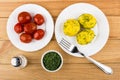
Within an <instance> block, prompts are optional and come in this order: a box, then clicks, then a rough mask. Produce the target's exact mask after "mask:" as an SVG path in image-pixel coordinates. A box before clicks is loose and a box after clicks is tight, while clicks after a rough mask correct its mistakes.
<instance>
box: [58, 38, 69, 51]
mask: <svg viewBox="0 0 120 80" xmlns="http://www.w3.org/2000/svg"><path fill="white" fill-rule="evenodd" d="M59 44H60V45H61V46H62V47H64V48H65V49H67V50H68V49H70V46H71V43H69V42H68V41H66V40H65V39H64V38H62V39H61V41H60V43H59Z"/></svg>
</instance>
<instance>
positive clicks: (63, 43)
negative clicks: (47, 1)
mask: <svg viewBox="0 0 120 80" xmlns="http://www.w3.org/2000/svg"><path fill="white" fill-rule="evenodd" d="M59 44H60V45H61V46H62V47H63V48H65V49H66V50H68V51H70V52H71V53H79V54H80V55H82V56H83V57H85V58H86V59H87V60H89V61H90V62H92V63H93V64H95V65H96V66H97V67H98V68H100V69H101V70H102V71H104V72H105V73H106V74H112V73H113V70H112V69H111V68H110V67H108V66H106V65H104V64H102V63H100V62H98V61H96V60H94V59H92V58H91V57H89V56H86V55H85V54H84V53H81V52H80V51H79V50H78V48H77V47H76V46H75V45H73V44H71V43H70V42H68V41H67V40H65V39H64V38H62V39H61V41H60V43H59Z"/></svg>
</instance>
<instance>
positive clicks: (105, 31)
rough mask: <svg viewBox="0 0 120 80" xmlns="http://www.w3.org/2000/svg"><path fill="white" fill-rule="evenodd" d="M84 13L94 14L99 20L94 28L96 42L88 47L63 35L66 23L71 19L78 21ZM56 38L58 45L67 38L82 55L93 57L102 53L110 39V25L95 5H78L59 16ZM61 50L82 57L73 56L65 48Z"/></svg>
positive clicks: (73, 38)
mask: <svg viewBox="0 0 120 80" xmlns="http://www.w3.org/2000/svg"><path fill="white" fill-rule="evenodd" d="M83 13H89V14H92V15H93V16H94V17H95V18H96V20H97V24H96V26H95V27H94V28H93V30H94V32H95V35H96V36H95V38H94V40H93V41H92V42H91V43H89V44H87V45H80V44H78V43H77V41H76V39H75V37H68V36H66V35H64V33H63V24H64V22H65V21H66V20H67V19H70V18H75V19H77V18H78V17H79V16H80V15H81V14H83ZM55 36H56V39H57V42H58V44H59V42H60V40H61V38H65V39H66V40H68V41H69V42H71V43H72V44H74V45H76V46H77V47H78V48H79V50H80V51H81V52H82V53H84V54H86V55H87V56H91V55H93V54H95V53H97V52H98V51H100V50H101V49H102V48H103V47H104V45H105V44H106V42H107V40H108V37H109V23H108V21H107V18H106V16H105V15H104V13H103V12H102V11H101V10H100V9H98V8H97V7H95V6H94V5H91V4H88V3H76V4H73V5H70V6H68V7H67V8H65V9H64V10H63V11H62V12H61V13H60V15H59V16H58V18H57V20H56V24H55ZM60 47H61V46H60ZM61 48H62V49H63V50H64V51H65V52H66V53H68V54H70V55H73V56H76V57H82V56H81V55H80V54H73V53H71V52H69V51H67V50H66V49H64V48H63V47H61Z"/></svg>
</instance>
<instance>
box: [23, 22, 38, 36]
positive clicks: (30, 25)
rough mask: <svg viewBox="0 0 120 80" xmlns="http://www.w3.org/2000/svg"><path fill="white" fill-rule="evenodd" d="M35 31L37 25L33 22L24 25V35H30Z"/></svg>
mask: <svg viewBox="0 0 120 80" xmlns="http://www.w3.org/2000/svg"><path fill="white" fill-rule="evenodd" d="M36 30H37V25H36V24H35V23H33V22H30V23H27V24H25V25H24V31H25V33H29V34H32V33H34V32H35V31H36Z"/></svg>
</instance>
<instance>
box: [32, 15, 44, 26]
mask: <svg viewBox="0 0 120 80" xmlns="http://www.w3.org/2000/svg"><path fill="white" fill-rule="evenodd" d="M34 22H35V23H36V24H37V25H42V24H43V23H44V18H43V16H42V15H41V14H36V15H35V16H34Z"/></svg>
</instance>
